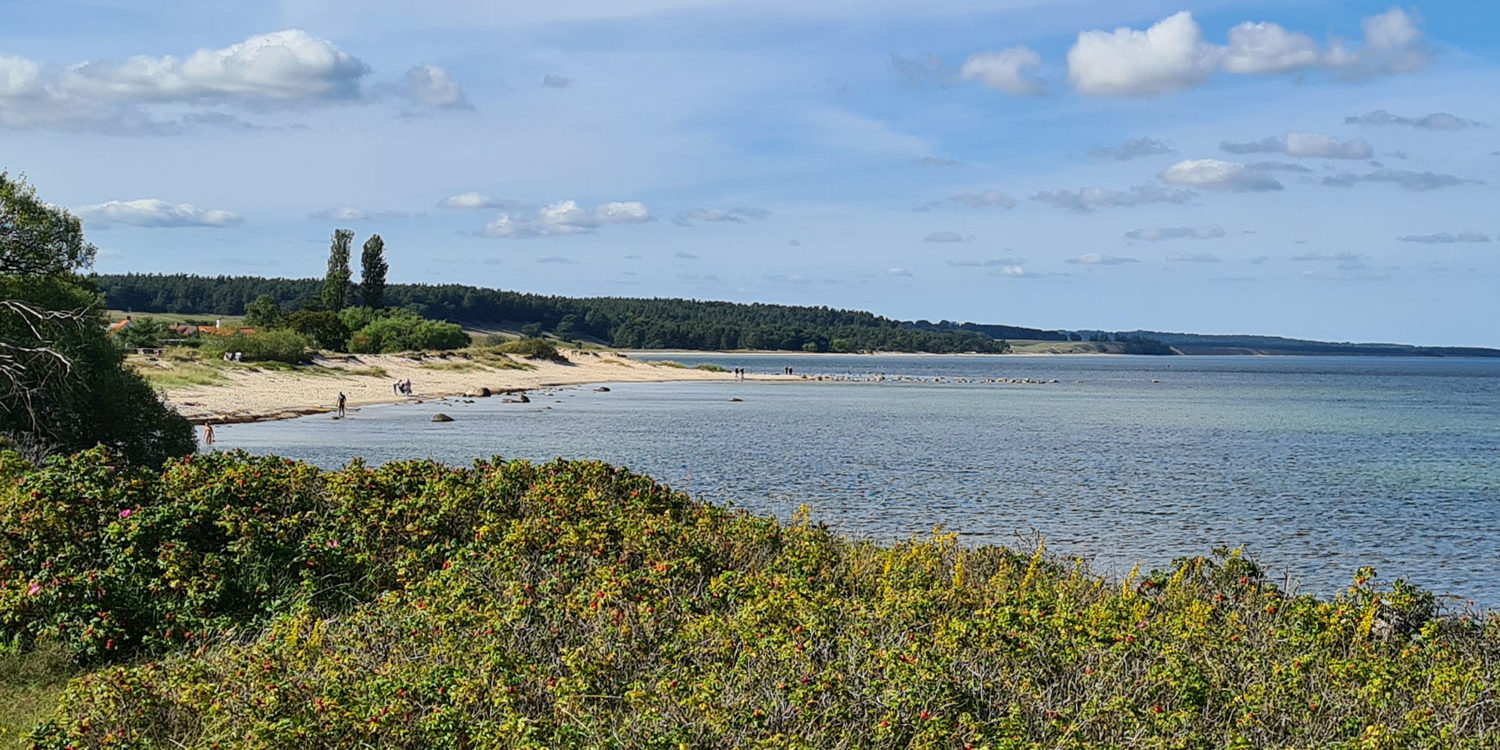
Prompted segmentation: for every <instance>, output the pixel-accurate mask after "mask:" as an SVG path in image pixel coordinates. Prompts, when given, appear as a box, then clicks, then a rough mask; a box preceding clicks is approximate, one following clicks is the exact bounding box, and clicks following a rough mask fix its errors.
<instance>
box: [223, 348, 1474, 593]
mask: <svg viewBox="0 0 1500 750" xmlns="http://www.w3.org/2000/svg"><path fill="white" fill-rule="evenodd" d="M632 356H634V357H636V358H639V359H646V360H663V359H670V360H674V361H676V362H678V363H680V364H682V365H686V366H689V367H692V366H697V365H717V366H719V367H724V368H729V369H732V368H737V367H743V368H745V369H746V370H747V371H749V372H750V373H784V372H785V371H786V368H792V372H793V375H794V379H792V380H789V381H782V382H764V381H756V380H744V381H740V380H726V381H713V382H691V383H618V384H616V383H609V384H601V385H587V386H573V387H564V388H551V389H543V390H539V391H533V392H532V393H531V402H530V403H525V404H522V403H506V402H504V401H503V400H502V399H501V398H498V397H494V398H484V399H447V400H444V401H429V402H426V403H421V404H406V405H390V406H374V407H365V408H362V409H357V410H352V411H351V412H350V414H349V416H348V417H347V418H345V419H343V420H334V419H332V418H331V417H330V416H328V415H318V416H311V417H303V418H298V419H292V420H286V421H280V422H264V423H258V424H242V425H226V426H223V427H220V428H218V430H217V438H218V444H217V446H216V447H217V448H218V449H220V450H224V449H235V448H241V449H244V450H247V451H250V452H253V453H274V454H279V455H284V456H290V457H293V458H298V459H303V460H306V461H309V462H312V463H314V464H317V465H320V466H323V467H327V468H337V467H339V466H343V465H344V464H346V463H347V462H348V461H349V459H350V458H351V457H355V456H359V457H363V458H364V459H365V460H366V461H367V462H371V463H378V462H385V461H391V460H397V459H408V458H424V459H434V460H437V461H442V462H445V463H450V464H455V465H464V464H468V463H470V462H471V461H472V460H473V459H475V458H476V457H490V456H502V457H505V458H524V459H529V460H533V461H546V460H550V459H552V458H555V457H563V458H570V459H602V460H605V461H609V462H612V463H616V464H620V465H623V466H626V467H629V468H630V469H632V470H635V471H639V472H643V473H646V474H649V475H651V476H653V477H655V478H656V479H658V480H659V481H662V482H664V483H666V484H668V485H670V486H672V487H673V488H675V489H678V490H682V491H686V492H689V493H691V494H692V495H694V496H697V497H699V498H701V499H703V500H706V501H710V502H714V503H721V504H732V505H734V506H737V507H741V508H745V509H747V510H749V511H751V512H754V513H758V514H771V515H775V516H778V517H781V518H783V519H786V518H790V517H791V516H792V515H793V514H794V513H796V512H797V511H798V509H799V508H801V507H803V506H805V507H806V508H807V510H808V512H809V513H810V514H811V517H812V519H813V520H814V521H816V522H820V523H823V524H826V525H827V526H829V527H830V528H832V529H834V530H836V531H837V532H839V533H842V534H845V535H847V536H850V537H855V538H861V539H873V540H878V541H882V542H891V541H897V540H905V539H911V538H925V537H930V535H931V534H933V533H934V532H935V531H936V532H938V533H952V534H957V535H958V538H959V540H960V541H961V542H962V543H963V544H966V545H983V544H1000V545H1008V546H1012V547H1019V548H1023V549H1030V548H1032V546H1033V545H1036V544H1038V543H1043V544H1045V545H1046V548H1047V550H1048V551H1049V552H1050V553H1053V554H1055V555H1058V556H1062V557H1067V558H1081V559H1084V560H1086V561H1088V563H1089V564H1090V565H1091V566H1092V568H1093V569H1094V570H1095V571H1097V572H1099V573H1101V574H1105V575H1110V576H1121V575H1124V574H1126V573H1127V572H1128V571H1130V570H1131V569H1132V568H1135V567H1137V566H1139V567H1140V568H1141V570H1143V571H1147V570H1150V569H1152V568H1161V567H1165V566H1168V565H1170V564H1171V562H1172V560H1173V559H1174V558H1178V557H1183V556H1198V555H1208V554H1210V553H1211V552H1212V550H1214V549H1215V548H1217V547H1229V548H1244V549H1245V551H1246V554H1248V555H1249V556H1250V557H1251V558H1252V559H1253V560H1255V561H1256V562H1258V563H1259V564H1260V565H1261V566H1262V567H1263V568H1265V569H1266V570H1267V571H1268V574H1269V575H1270V577H1271V578H1272V579H1273V580H1274V581H1275V582H1276V583H1278V584H1279V585H1283V586H1285V587H1287V588H1289V589H1291V590H1293V591H1297V592H1304V593H1314V594H1318V595H1325V596H1326V595H1331V594H1334V593H1336V592H1338V591H1339V590H1341V589H1343V588H1345V587H1347V586H1348V585H1350V583H1351V582H1352V579H1353V578H1354V576H1355V571H1357V570H1358V569H1359V568H1360V567H1362V566H1371V567H1374V568H1375V569H1376V571H1377V572H1378V574H1379V578H1378V581H1383V582H1385V583H1389V582H1391V581H1392V580H1394V579H1396V578H1405V579H1407V580H1408V581H1411V582H1413V583H1415V584H1417V585H1419V586H1421V587H1423V588H1426V589H1429V590H1431V591H1433V592H1434V593H1436V594H1438V595H1439V597H1440V602H1441V603H1442V604H1443V606H1444V608H1445V609H1446V610H1448V611H1462V610H1464V609H1469V608H1476V609H1495V608H1500V359H1459V358H1442V359H1439V358H1416V357H1413V358H1385V357H1253V356H1224V357H1219V356H1194V357H1182V356H1174V357H1144V356H1123V355H1121V356H1087V355H1053V356H1015V355H1002V356H940V355H931V356H926V355H795V356H788V355H776V354H717V353H715V354H700V353H692V354H686V353H674V354H659V353H654V354H645V353H636V354H633V355H632ZM804 375H805V376H807V379H801V378H800V376H804ZM419 385H420V384H419ZM439 412H441V413H444V414H447V415H449V416H451V417H453V419H454V421H453V422H450V423H434V422H432V421H431V417H432V416H433V415H434V414H436V413H439Z"/></svg>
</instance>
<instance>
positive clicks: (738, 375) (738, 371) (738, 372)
mask: <svg viewBox="0 0 1500 750" xmlns="http://www.w3.org/2000/svg"><path fill="white" fill-rule="evenodd" d="M730 372H733V373H734V377H735V379H736V380H744V379H745V368H743V367H736V368H734V369H733V370H731V371H730Z"/></svg>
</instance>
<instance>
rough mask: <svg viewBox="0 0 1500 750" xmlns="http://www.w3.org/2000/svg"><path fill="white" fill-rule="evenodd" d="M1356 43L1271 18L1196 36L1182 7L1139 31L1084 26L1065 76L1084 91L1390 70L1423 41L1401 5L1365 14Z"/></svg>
mask: <svg viewBox="0 0 1500 750" xmlns="http://www.w3.org/2000/svg"><path fill="white" fill-rule="evenodd" d="M1362 25H1363V29H1364V37H1363V40H1362V42H1361V43H1360V44H1357V45H1350V44H1349V43H1346V42H1343V41H1334V42H1332V43H1330V44H1329V45H1328V46H1327V47H1326V48H1320V47H1319V45H1318V43H1317V42H1316V41H1314V40H1313V39H1312V37H1310V36H1308V35H1306V34H1302V33H1299V32H1294V31H1289V30H1287V29H1285V28H1283V27H1281V26H1279V25H1277V24H1274V23H1255V22H1247V23H1242V24H1240V25H1238V26H1235V27H1234V28H1232V29H1230V30H1229V34H1228V40H1227V44H1225V45H1216V44H1213V43H1210V42H1207V41H1205V40H1204V38H1203V30H1202V28H1201V27H1199V25H1198V23H1197V21H1195V20H1193V16H1192V14H1191V13H1189V12H1188V11H1182V12H1180V13H1176V14H1174V15H1171V16H1168V17H1167V18H1165V19H1162V20H1161V21H1159V22H1157V23H1156V24H1155V25H1153V26H1151V27H1150V28H1148V29H1146V30H1145V31H1140V30H1137V29H1131V28H1119V29H1115V30H1114V31H1085V32H1083V33H1081V34H1079V35H1078V41H1077V42H1076V43H1074V45H1073V48H1072V49H1070V50H1069V51H1068V79H1069V80H1070V81H1071V82H1072V83H1073V87H1074V88H1075V89H1077V90H1078V91H1079V92H1081V93H1085V94H1106V95H1120V96H1156V95H1160V94H1167V93H1171V92H1174V91H1181V90H1183V89H1187V88H1191V87H1193V86H1197V85H1199V84H1202V83H1204V82H1206V81H1207V80H1208V79H1209V78H1210V77H1211V76H1212V75H1213V74H1214V73H1216V72H1221V71H1222V72H1225V73H1230V74H1236V75H1276V74H1285V73H1293V72H1297V71H1303V70H1313V69H1320V70H1325V71H1328V72H1330V73H1333V74H1336V75H1339V76H1342V77H1370V76H1376V75H1392V74H1396V73H1406V72H1411V71H1414V70H1418V69H1420V68H1421V67H1423V66H1424V65H1426V63H1427V58H1428V50H1427V42H1426V39H1425V37H1424V35H1423V33H1422V30H1421V28H1419V27H1418V25H1417V23H1416V21H1415V20H1413V19H1412V17H1411V16H1410V15H1408V14H1407V13H1406V12H1405V11H1403V10H1401V9H1400V8H1392V9H1391V10H1389V11H1387V12H1385V13H1381V14H1379V15H1375V16H1370V17H1368V18H1365V19H1364V20H1363V22H1362Z"/></svg>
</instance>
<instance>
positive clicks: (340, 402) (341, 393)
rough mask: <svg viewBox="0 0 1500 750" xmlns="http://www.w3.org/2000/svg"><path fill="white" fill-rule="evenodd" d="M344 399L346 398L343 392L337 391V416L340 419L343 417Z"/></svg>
mask: <svg viewBox="0 0 1500 750" xmlns="http://www.w3.org/2000/svg"><path fill="white" fill-rule="evenodd" d="M346 400H347V399H346V398H345V396H344V392H343V391H339V418H340V419H342V418H343V417H344V402H345V401H346Z"/></svg>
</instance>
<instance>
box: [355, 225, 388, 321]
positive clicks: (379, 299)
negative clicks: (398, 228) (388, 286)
mask: <svg viewBox="0 0 1500 750" xmlns="http://www.w3.org/2000/svg"><path fill="white" fill-rule="evenodd" d="M359 266H360V275H359V296H360V299H361V300H363V301H364V304H365V307H368V308H370V309H371V310H379V309H380V308H382V307H385V272H386V271H389V270H391V267H390V264H388V263H386V262H385V240H382V239H380V235H378V234H372V235H370V239H368V240H365V247H364V251H363V252H361V253H360V255H359Z"/></svg>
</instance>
